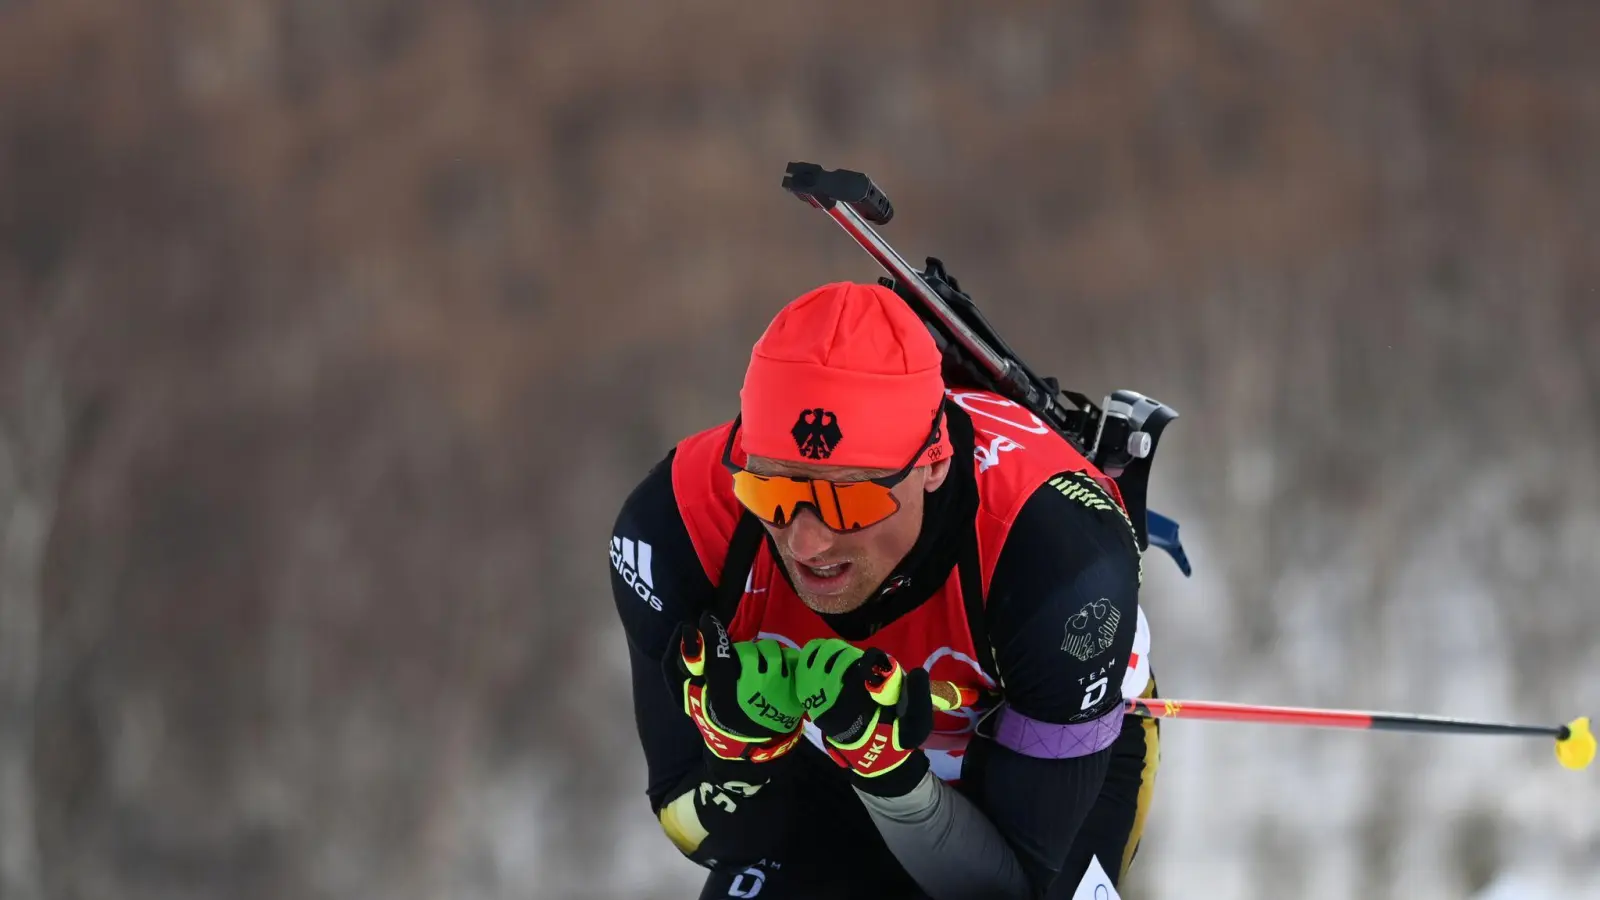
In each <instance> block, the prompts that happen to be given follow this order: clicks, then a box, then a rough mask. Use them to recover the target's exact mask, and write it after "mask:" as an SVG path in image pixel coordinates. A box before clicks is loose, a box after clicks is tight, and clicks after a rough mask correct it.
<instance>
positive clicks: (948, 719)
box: [728, 545, 996, 781]
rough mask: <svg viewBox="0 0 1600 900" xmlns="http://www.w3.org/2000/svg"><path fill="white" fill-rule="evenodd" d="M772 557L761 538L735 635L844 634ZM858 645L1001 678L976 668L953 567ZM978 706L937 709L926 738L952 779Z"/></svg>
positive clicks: (931, 667)
mask: <svg viewBox="0 0 1600 900" xmlns="http://www.w3.org/2000/svg"><path fill="white" fill-rule="evenodd" d="M779 565H781V564H780V563H778V562H777V561H776V560H774V559H773V558H772V554H771V548H769V547H767V546H765V545H763V546H762V548H761V553H760V554H759V555H758V556H757V557H756V561H755V565H754V566H753V567H752V568H751V570H750V578H749V581H748V582H747V583H746V584H745V593H744V598H743V599H742V600H740V602H739V613H738V615H737V616H736V617H735V618H734V620H733V623H732V624H731V625H730V626H729V628H728V631H729V636H730V637H732V638H733V639H734V640H736V641H748V640H755V639H757V638H771V639H773V640H776V641H778V642H780V643H782V644H784V645H786V646H789V647H794V648H795V649H799V648H801V647H804V646H805V645H806V642H808V641H811V640H814V639H816V638H837V637H840V635H838V634H836V633H834V631H833V629H831V628H829V627H828V624H827V623H826V622H824V621H823V620H822V617H821V616H819V615H817V614H816V613H814V612H812V611H811V609H810V608H809V607H807V606H806V605H805V604H804V603H802V602H801V600H800V598H799V597H797V596H796V595H795V593H794V590H793V589H792V588H791V587H790V586H789V582H788V581H786V580H785V579H784V577H783V575H782V573H781V572H779V571H778V566H779ZM851 643H852V644H854V645H855V646H857V647H860V648H862V649H866V648H868V647H877V648H879V649H881V650H884V651H886V652H887V653H889V654H890V655H891V656H893V657H894V658H895V659H897V660H899V661H900V664H901V665H903V666H905V667H906V668H917V667H919V666H920V667H922V668H924V669H927V670H928V675H929V677H931V678H933V679H934V680H938V681H951V682H955V683H956V684H958V685H961V686H963V687H970V688H973V689H975V690H986V691H988V690H993V689H994V688H995V687H996V685H995V684H994V682H993V680H992V679H991V678H990V677H989V676H988V675H986V674H985V673H984V672H983V670H982V669H981V668H980V667H979V665H978V662H977V654H976V652H975V649H974V647H973V643H972V635H971V633H970V631H969V629H968V628H967V614H966V609H965V607H964V605H963V599H962V596H961V584H960V577H959V574H958V573H957V572H956V571H955V570H952V571H951V573H950V577H949V579H948V580H947V581H946V582H945V584H944V586H943V587H941V588H940V589H939V591H938V593H936V594H934V596H932V597H930V598H928V600H927V601H925V602H924V603H922V605H920V606H918V607H917V608H916V609H914V610H912V611H911V612H909V613H907V614H905V615H903V616H901V617H899V618H897V619H895V620H894V621H893V622H890V623H889V624H887V625H885V626H884V627H883V628H881V629H880V630H879V631H878V632H877V633H875V634H873V635H872V636H871V637H869V638H867V639H866V640H864V641H851ZM978 712H979V711H978V710H976V709H960V710H954V711H952V712H940V713H936V714H935V715H934V726H933V735H932V736H931V737H929V738H928V741H927V742H926V743H924V744H923V749H925V750H926V751H927V752H928V759H929V762H930V763H932V764H933V768H934V773H935V774H936V775H938V776H939V777H940V778H943V779H945V780H946V781H953V780H955V778H956V777H957V776H958V775H959V774H960V771H961V754H962V753H963V752H964V751H965V749H966V745H967V741H968V740H970V739H971V736H972V730H973V728H974V727H975V726H976V725H977V720H978ZM806 727H807V731H806V735H807V737H810V738H812V740H813V742H815V741H816V739H817V738H816V736H815V734H814V728H813V726H812V725H811V723H810V722H809V721H808V722H807V723H806Z"/></svg>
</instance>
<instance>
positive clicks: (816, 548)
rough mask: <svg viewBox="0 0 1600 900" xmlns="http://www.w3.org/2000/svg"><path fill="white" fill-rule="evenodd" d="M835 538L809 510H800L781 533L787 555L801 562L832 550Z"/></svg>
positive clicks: (819, 556)
mask: <svg viewBox="0 0 1600 900" xmlns="http://www.w3.org/2000/svg"><path fill="white" fill-rule="evenodd" d="M835 537H836V535H834V533H833V531H832V530H830V529H829V528H828V526H826V525H824V524H822V520H821V519H819V518H817V514H816V513H814V512H812V511H811V510H809V509H802V510H801V511H800V513H799V514H798V515H796V516H795V517H794V521H793V522H792V523H790V525H789V527H788V528H786V529H784V532H783V542H784V543H785V544H786V545H788V547H789V554H790V555H791V556H793V557H794V558H795V559H797V560H800V561H801V562H804V561H806V560H808V559H818V558H821V557H822V556H823V555H824V554H826V553H827V552H828V551H829V550H830V549H832V547H833V541H834V538H835Z"/></svg>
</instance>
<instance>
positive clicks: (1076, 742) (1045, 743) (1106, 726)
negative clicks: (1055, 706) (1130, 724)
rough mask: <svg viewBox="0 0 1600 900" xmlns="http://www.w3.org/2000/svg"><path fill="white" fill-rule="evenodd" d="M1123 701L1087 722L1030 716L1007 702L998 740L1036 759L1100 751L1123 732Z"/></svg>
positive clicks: (997, 730) (998, 716) (998, 715)
mask: <svg viewBox="0 0 1600 900" xmlns="http://www.w3.org/2000/svg"><path fill="white" fill-rule="evenodd" d="M1123 715H1124V712H1123V708H1122V705H1121V704H1118V705H1117V706H1115V707H1113V708H1112V709H1111V711H1110V712H1108V713H1106V714H1105V715H1103V716H1101V717H1099V718H1098V719H1090V720H1089V721H1087V722H1074V723H1073V724H1071V725H1056V724H1053V723H1050V722H1041V721H1039V720H1038V719H1030V718H1028V717H1027V716H1025V715H1023V714H1022V713H1019V712H1017V711H1016V710H1014V709H1012V708H1011V707H1009V706H1007V707H1005V708H1003V709H1001V710H1000V711H999V712H998V713H996V714H995V718H996V719H997V720H998V721H997V722H996V724H995V729H994V742H995V743H997V744H999V745H1000V746H1002V747H1007V748H1010V749H1012V750H1015V751H1017V752H1018V753H1021V754H1022V755H1023V756H1031V757H1033V758H1034V759H1072V758H1073V757H1075V756H1088V755H1089V754H1091V753H1099V752H1100V751H1101V750H1104V749H1105V748H1107V747H1109V746H1111V742H1112V741H1115V740H1116V739H1117V735H1119V734H1121V733H1122V717H1123Z"/></svg>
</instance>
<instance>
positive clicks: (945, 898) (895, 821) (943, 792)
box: [857, 772, 1033, 900]
mask: <svg viewBox="0 0 1600 900" xmlns="http://www.w3.org/2000/svg"><path fill="white" fill-rule="evenodd" d="M857 795H858V796H859V797H860V798H861V802H862V803H863V804H865V805H866V807H867V812H868V813H869V814H870V815H871V816H872V821H873V823H874V824H876V825H877V826H878V833H879V834H881V835H883V840H884V843H886V844H888V845H889V849H890V851H892V852H893V853H894V855H895V858H896V859H898V860H899V861H900V865H901V866H903V867H905V870H906V871H907V872H908V873H910V875H911V877H912V878H914V879H916V881H917V884H918V885H920V886H921V887H922V889H923V890H924V891H927V892H928V894H929V896H931V897H933V898H935V900H953V898H964V897H994V898H1008V897H1017V898H1026V897H1032V896H1033V888H1032V886H1031V885H1030V884H1029V882H1028V878H1027V875H1026V874H1025V873H1024V872H1023V868H1022V864H1021V863H1020V861H1019V860H1018V859H1017V855H1016V853H1015V852H1013V851H1012V849H1011V847H1010V845H1008V844H1007V843H1006V839H1005V838H1004V837H1003V836H1002V835H1001V834H1000V831H999V829H997V828H995V826H994V823H993V822H990V821H989V818H988V817H987V816H985V815H984V814H983V811H982V810H980V809H978V807H977V806H975V805H974V804H973V803H972V801H970V800H968V799H967V798H965V797H963V796H961V794H959V793H957V791H956V790H955V789H954V788H952V787H950V786H949V785H948V784H945V783H944V782H942V781H940V780H939V779H938V778H935V777H934V776H933V773H931V772H930V773H928V774H927V775H925V776H923V778H922V781H920V782H918V784H917V786H916V787H915V788H914V789H912V791H911V792H910V793H909V794H906V795H905V796H903V797H877V796H874V795H872V794H868V793H864V792H861V791H857Z"/></svg>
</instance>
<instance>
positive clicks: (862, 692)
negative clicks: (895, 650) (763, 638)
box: [794, 638, 934, 797]
mask: <svg viewBox="0 0 1600 900" xmlns="http://www.w3.org/2000/svg"><path fill="white" fill-rule="evenodd" d="M794 688H795V693H796V695H797V696H798V697H799V698H800V702H801V704H802V705H803V706H804V707H805V710H806V714H807V715H809V716H810V717H811V721H812V722H815V723H816V725H817V728H818V729H819V730H820V731H821V732H822V735H823V738H824V741H823V743H824V744H825V745H826V747H827V750H828V755H829V756H831V757H833V761H834V762H836V763H838V764H839V765H840V766H842V767H844V768H847V769H849V770H850V771H851V772H853V773H854V776H855V777H854V781H855V785H856V787H858V788H860V789H861V790H863V791H866V792H868V793H872V794H879V795H881V796H887V797H897V796H900V795H902V794H905V793H906V792H908V791H910V790H911V789H912V788H914V787H916V785H917V782H919V781H921V780H922V776H923V774H925V773H926V772H927V771H928V758H927V757H926V756H925V755H923V754H922V753H921V752H920V751H919V748H920V747H921V746H922V742H923V741H925V740H927V739H928V735H929V734H930V733H931V732H932V731H933V709H934V698H933V696H932V693H931V691H930V688H929V684H928V673H927V672H926V671H925V670H923V669H912V670H910V671H906V670H905V669H903V668H901V666H900V663H898V662H896V661H895V659H894V657H892V656H890V655H889V654H887V653H885V652H884V651H882V650H879V649H877V648H875V647H874V648H871V649H868V650H858V649H856V648H855V647H853V646H851V645H850V644H849V643H848V642H846V641H842V640H840V639H838V638H818V639H817V640H814V641H811V642H810V643H808V644H806V645H805V647H804V648H803V649H801V651H800V660H799V668H798V671H797V672H796V673H795V678H794Z"/></svg>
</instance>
